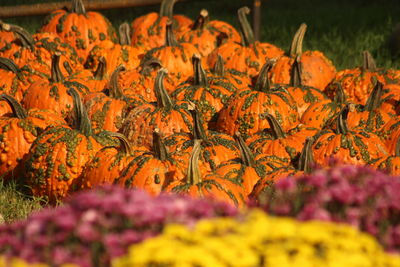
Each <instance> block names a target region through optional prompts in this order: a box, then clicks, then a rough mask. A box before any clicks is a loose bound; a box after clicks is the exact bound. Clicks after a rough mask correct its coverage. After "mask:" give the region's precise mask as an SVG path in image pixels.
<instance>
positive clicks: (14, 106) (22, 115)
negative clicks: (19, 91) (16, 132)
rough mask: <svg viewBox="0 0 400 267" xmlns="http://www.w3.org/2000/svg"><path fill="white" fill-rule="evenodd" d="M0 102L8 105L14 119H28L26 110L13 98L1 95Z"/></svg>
mask: <svg viewBox="0 0 400 267" xmlns="http://www.w3.org/2000/svg"><path fill="white" fill-rule="evenodd" d="M0 100H4V101H6V102H7V103H8V104H9V105H10V107H11V110H12V112H13V115H14V117H16V118H18V119H20V120H22V119H26V118H27V117H28V113H27V112H26V110H25V109H24V108H23V107H22V105H21V104H20V103H19V102H18V101H17V100H16V99H15V98H14V97H12V96H10V95H7V94H2V95H0Z"/></svg>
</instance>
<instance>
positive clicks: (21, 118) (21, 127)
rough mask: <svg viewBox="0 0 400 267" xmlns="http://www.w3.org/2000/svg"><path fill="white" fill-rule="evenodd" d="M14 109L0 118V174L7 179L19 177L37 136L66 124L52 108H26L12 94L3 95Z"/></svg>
mask: <svg viewBox="0 0 400 267" xmlns="http://www.w3.org/2000/svg"><path fill="white" fill-rule="evenodd" d="M0 100H1V102H2V103H3V101H5V103H6V104H7V105H8V106H9V107H10V108H11V110H12V112H10V113H7V114H5V115H3V116H1V117H0V129H1V130H0V173H1V176H2V177H3V179H6V180H10V179H13V178H18V175H17V174H16V173H17V171H16V170H15V168H17V166H19V164H20V163H21V161H22V159H23V158H24V157H26V156H27V154H28V152H29V148H30V147H31V145H32V143H33V142H34V141H35V139H36V137H37V136H38V135H39V134H40V133H41V132H42V131H43V130H44V129H45V128H46V127H48V126H56V125H64V124H65V121H64V120H63V119H62V118H61V117H60V116H59V115H58V114H56V113H55V112H53V111H51V110H39V109H30V110H29V111H26V110H25V109H24V108H23V107H22V106H21V104H20V103H19V102H18V101H17V100H16V99H15V98H13V97H12V96H10V95H7V94H2V95H0Z"/></svg>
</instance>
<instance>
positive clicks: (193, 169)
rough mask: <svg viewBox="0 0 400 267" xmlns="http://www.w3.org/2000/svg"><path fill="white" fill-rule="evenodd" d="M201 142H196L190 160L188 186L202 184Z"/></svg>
mask: <svg viewBox="0 0 400 267" xmlns="http://www.w3.org/2000/svg"><path fill="white" fill-rule="evenodd" d="M201 142H202V140H200V139H195V140H194V146H193V150H192V154H191V155H190V159H189V167H188V172H187V175H186V179H187V180H186V181H187V184H190V185H196V184H199V183H201V182H202V177H201V172H200V168H199V157H200V152H201Z"/></svg>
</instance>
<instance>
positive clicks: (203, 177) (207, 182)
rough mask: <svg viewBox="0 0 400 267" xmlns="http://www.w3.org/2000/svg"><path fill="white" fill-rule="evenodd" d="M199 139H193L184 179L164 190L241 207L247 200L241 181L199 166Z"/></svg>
mask: <svg viewBox="0 0 400 267" xmlns="http://www.w3.org/2000/svg"><path fill="white" fill-rule="evenodd" d="M201 142H202V141H201V140H195V143H194V147H193V151H192V154H191V157H190V160H189V168H188V172H187V174H186V177H185V179H183V180H181V181H175V182H172V183H170V184H169V185H168V186H167V187H166V189H165V191H166V192H172V193H176V194H183V195H189V196H191V197H206V198H214V199H216V200H220V201H224V202H227V203H230V204H233V205H235V206H239V207H243V206H244V204H245V203H246V201H247V197H246V192H245V189H244V188H243V187H242V186H241V183H239V182H237V181H232V180H229V179H224V178H222V177H221V176H220V175H218V174H215V173H213V172H209V171H207V170H205V169H202V168H200V167H199V163H198V162H199V158H200V152H201V145H200V143H201Z"/></svg>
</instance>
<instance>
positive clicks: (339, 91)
mask: <svg viewBox="0 0 400 267" xmlns="http://www.w3.org/2000/svg"><path fill="white" fill-rule="evenodd" d="M335 92H336V94H335V97H334V98H333V102H334V103H335V104H336V105H343V104H344V103H345V102H346V95H345V93H344V91H343V87H342V85H341V84H340V83H339V82H338V83H336V90H335Z"/></svg>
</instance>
